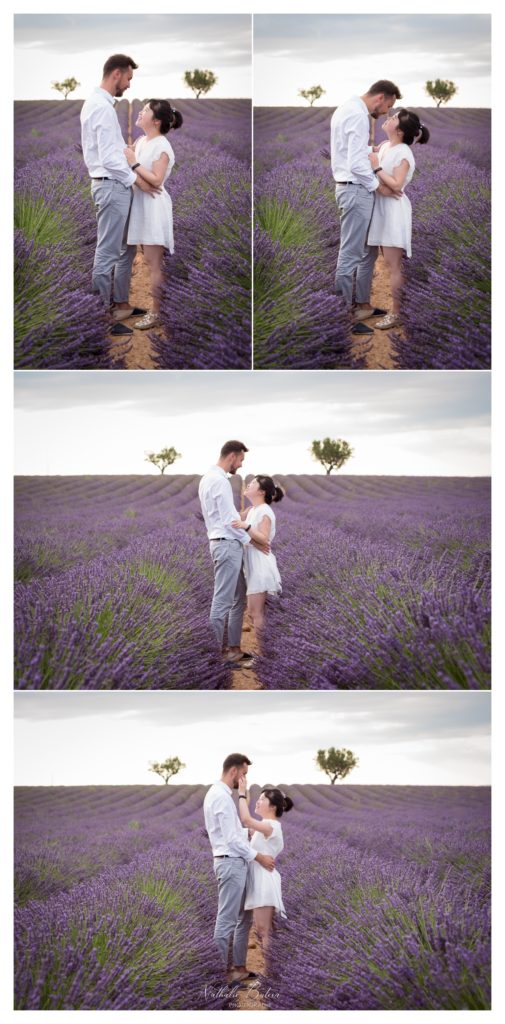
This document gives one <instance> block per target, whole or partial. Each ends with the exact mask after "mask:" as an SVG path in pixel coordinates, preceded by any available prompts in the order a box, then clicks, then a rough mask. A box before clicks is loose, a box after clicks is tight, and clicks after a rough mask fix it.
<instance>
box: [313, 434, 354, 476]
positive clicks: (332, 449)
mask: <svg viewBox="0 0 505 1024" xmlns="http://www.w3.org/2000/svg"><path fill="white" fill-rule="evenodd" d="M309 451H310V453H311V455H312V458H313V459H315V460H316V462H320V463H321V465H322V466H324V468H325V470H326V474H327V476H329V474H330V473H331V471H332V469H340V467H341V466H343V465H344V463H345V462H347V460H348V459H350V457H351V455H352V454H353V453H354V448H351V446H350V445H349V444H348V443H347V441H342V439H341V438H340V437H338V438H336V439H335V440H332V438H331V437H325V439H324V441H313V442H312V446H311V447H310V448H309Z"/></svg>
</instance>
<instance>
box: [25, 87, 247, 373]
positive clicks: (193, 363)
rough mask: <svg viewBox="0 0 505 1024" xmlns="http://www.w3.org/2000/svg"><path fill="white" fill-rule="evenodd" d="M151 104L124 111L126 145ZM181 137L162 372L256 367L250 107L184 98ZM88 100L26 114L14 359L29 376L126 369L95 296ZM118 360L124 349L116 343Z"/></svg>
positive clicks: (157, 347)
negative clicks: (86, 156) (85, 130)
mask: <svg viewBox="0 0 505 1024" xmlns="http://www.w3.org/2000/svg"><path fill="white" fill-rule="evenodd" d="M140 106H141V104H140V102H139V101H134V103H133V104H132V106H131V107H130V104H129V103H128V101H127V100H122V101H121V102H120V103H119V104H118V107H117V112H118V118H119V122H120V125H121V129H122V131H123V135H124V138H125V140H127V139H128V134H129V132H130V131H131V132H132V135H133V138H135V137H136V135H137V134H138V131H139V130H138V129H136V128H135V119H136V116H137V113H138V109H139V108H140ZM177 106H178V107H179V108H180V109H181V112H182V114H183V117H184V124H183V127H182V128H181V129H180V130H179V131H178V132H177V136H174V140H173V144H174V148H175V150H176V166H175V170H174V172H173V173H172V175H171V177H170V179H169V181H168V183H167V187H168V188H169V191H170V193H171V195H172V197H173V202H174V220H175V237H176V254H175V255H174V257H169V256H168V255H167V258H166V261H165V270H166V274H165V283H164V288H163V299H162V311H161V316H162V323H163V326H164V328H165V334H166V336H165V337H164V338H162V339H160V338H158V337H157V336H156V337H154V338H153V346H154V359H155V363H156V365H157V366H158V367H159V368H176V367H178V368H187V369H192V368H197V369H205V368H207V369H211V368H212V369H213V368H219V369H228V368H233V369H238V368H249V367H250V365H251V311H250V295H251V267H250V263H251V259H250V256H251V244H250V242H251V238H250V236H251V195H250V190H251V183H250V147H251V138H250V137H251V128H250V121H251V115H250V104H249V102H248V101H247V100H213V101H210V100H199V101H198V102H197V101H196V100H185V101H182V102H181V103H177ZM81 107H82V102H81V101H77V100H74V101H68V102H67V103H62V102H61V101H58V100H55V101H47V102H46V101H44V102H40V103H37V102H34V103H20V104H17V105H16V167H17V168H18V173H17V177H16V192H15V209H16V227H17V229H18V233H17V238H16V283H17V286H18V287H17V307H16V308H17V319H16V331H15V338H16V355H15V365H16V366H17V367H19V368H31V369H35V368H43V369H54V368H59V369H85V368H111V367H113V368H119V367H121V366H123V365H124V350H125V349H126V348H127V344H125V346H124V349H123V353H120V355H119V356H115V359H114V362H113V363H112V361H111V355H110V351H109V343H108V341H107V324H106V322H105V318H104V315H103V312H102V309H101V306H100V303H99V301H98V299H97V298H96V297H94V296H92V295H91V267H92V261H93V253H94V245H95V237H96V230H95V215H94V209H93V205H92V202H91V197H90V188H89V177H88V174H87V172H86V169H85V167H84V163H83V160H82V154H81V152H80V143H79V139H80V126H79V113H80V110H81ZM115 352H117V346H115Z"/></svg>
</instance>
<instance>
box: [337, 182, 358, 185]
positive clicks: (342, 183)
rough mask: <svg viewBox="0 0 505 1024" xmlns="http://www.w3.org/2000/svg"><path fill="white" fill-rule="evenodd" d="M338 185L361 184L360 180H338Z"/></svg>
mask: <svg viewBox="0 0 505 1024" xmlns="http://www.w3.org/2000/svg"><path fill="white" fill-rule="evenodd" d="M335 184H336V185H361V182H360V181H336V182H335Z"/></svg>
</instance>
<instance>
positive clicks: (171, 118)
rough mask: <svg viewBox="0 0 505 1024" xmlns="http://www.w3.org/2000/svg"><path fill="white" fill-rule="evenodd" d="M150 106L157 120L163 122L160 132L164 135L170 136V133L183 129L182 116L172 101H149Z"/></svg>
mask: <svg viewBox="0 0 505 1024" xmlns="http://www.w3.org/2000/svg"><path fill="white" fill-rule="evenodd" d="M149 106H150V108H151V110H152V112H153V114H154V116H155V118H156V120H157V121H160V122H161V123H160V132H161V134H162V135H168V132H169V131H172V130H173V129H175V128H180V127H181V124H182V114H181V112H180V111H179V110H175V108H174V107H173V106H172V104H171V102H170V100H149Z"/></svg>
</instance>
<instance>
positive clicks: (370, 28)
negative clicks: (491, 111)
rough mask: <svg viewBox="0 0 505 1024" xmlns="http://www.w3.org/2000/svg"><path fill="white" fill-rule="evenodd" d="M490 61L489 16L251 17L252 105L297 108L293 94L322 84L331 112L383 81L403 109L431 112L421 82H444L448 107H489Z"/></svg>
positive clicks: (286, 15) (322, 101)
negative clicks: (395, 88) (450, 90)
mask: <svg viewBox="0 0 505 1024" xmlns="http://www.w3.org/2000/svg"><path fill="white" fill-rule="evenodd" d="M350 6H351V5H350ZM357 6H358V7H359V5H357ZM385 6H387V5H385ZM389 6H393V5H389ZM446 6H447V5H446ZM461 6H462V7H464V4H461ZM490 59H491V18H490V15H489V14H432V13H428V14H404V13H397V14H381V13H373V14H370V13H368V14H258V15H256V17H255V19H254V102H255V104H256V105H257V106H277V105H278V106H295V105H297V104H302V105H304V104H305V100H302V99H300V97H299V96H298V90H299V89H306V88H308V87H310V86H312V85H322V86H323V88H324V89H325V90H326V95H325V96H323V97H322V98H321V100H319V101H318V102H319V104H320V105H321V104H323V105H328V106H336V105H338V104H339V103H342V102H343V100H345V99H346V98H347V97H348V96H352V95H355V94H356V93H358V94H360V95H361V94H362V93H364V92H365V91H366V89H367V88H368V86H370V85H371V84H372V82H375V81H376V80H377V79H379V78H389V79H392V81H393V82H396V84H397V85H399V87H400V90H401V92H402V94H403V96H404V100H405V103H406V105H408V106H432V105H433V101H432V100H430V99H429V98H428V97H427V95H426V93H425V92H424V85H425V82H426V81H427V80H429V79H435V78H449V79H451V80H452V81H454V82H455V83H456V85H457V86H458V93H457V96H456V97H455V98H454V100H452V102H451V105H452V106H460V107H489V106H490V105H491V97H490V87H491V81H490Z"/></svg>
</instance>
